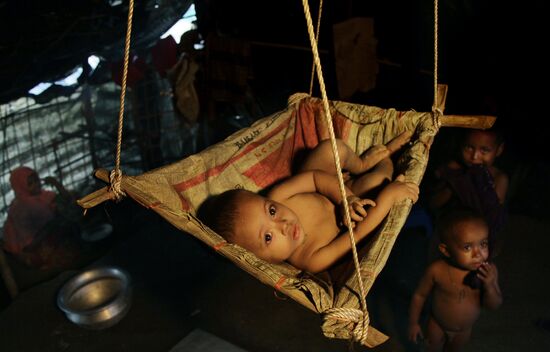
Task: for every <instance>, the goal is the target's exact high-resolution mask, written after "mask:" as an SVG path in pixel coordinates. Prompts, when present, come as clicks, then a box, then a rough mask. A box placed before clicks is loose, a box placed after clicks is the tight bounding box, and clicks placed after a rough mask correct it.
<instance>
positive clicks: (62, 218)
mask: <svg viewBox="0 0 550 352" xmlns="http://www.w3.org/2000/svg"><path fill="white" fill-rule="evenodd" d="M44 181H45V182H48V183H50V184H52V185H54V186H55V187H56V188H57V189H58V190H59V195H57V194H56V193H55V192H52V191H48V190H43V189H42V186H41V182H40V178H39V177H38V174H37V173H36V172H35V171H34V170H33V169H31V168H29V167H26V166H21V167H18V168H16V169H14V170H13V171H12V172H11V175H10V183H11V186H12V188H13V190H14V193H15V198H14V199H13V201H12V202H11V204H10V206H9V210H8V217H7V219H6V222H5V224H4V249H5V250H6V251H7V252H9V253H11V254H12V255H14V256H15V257H16V258H17V259H19V260H20V261H22V262H24V263H25V264H27V265H28V266H31V267H34V268H40V269H44V270H46V269H51V268H52V267H60V266H63V265H65V264H68V263H70V262H71V261H72V260H73V259H74V256H75V254H76V247H75V246H76V241H75V239H76V236H77V235H78V231H79V230H78V225H77V223H76V221H77V219H76V218H75V214H76V213H75V210H74V209H75V208H76V203H75V202H74V199H73V198H72V196H71V195H70V193H69V192H67V190H65V188H63V186H62V185H61V183H59V182H58V181H57V180H55V179H54V178H52V177H46V178H45V179H44ZM71 204H72V205H73V207H72V209H71ZM60 210H63V212H60Z"/></svg>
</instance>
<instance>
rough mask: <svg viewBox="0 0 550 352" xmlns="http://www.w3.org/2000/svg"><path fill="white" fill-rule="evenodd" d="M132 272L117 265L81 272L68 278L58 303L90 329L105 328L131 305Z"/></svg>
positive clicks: (72, 317) (63, 309) (59, 295)
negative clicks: (129, 273) (129, 272)
mask: <svg viewBox="0 0 550 352" xmlns="http://www.w3.org/2000/svg"><path fill="white" fill-rule="evenodd" d="M131 299H132V289H131V287H130V276H129V275H128V273H126V272H125V271H124V270H122V269H119V268H115V267H102V268H95V269H90V270H86V271H83V272H81V273H80V274H78V275H76V276H74V277H72V278H71V279H70V280H69V281H67V282H66V283H65V284H64V285H63V287H62V288H61V290H60V291H59V293H58V295H57V305H58V307H59V308H60V309H61V310H62V311H63V312H64V313H65V315H66V316H67V318H68V319H69V320H70V321H72V322H73V323H75V324H77V325H80V326H82V327H85V328H89V329H105V328H108V327H111V326H113V325H114V324H116V323H118V322H119V321H120V319H122V318H123V317H124V316H125V315H126V313H127V312H128V310H129V309H130V304H131Z"/></svg>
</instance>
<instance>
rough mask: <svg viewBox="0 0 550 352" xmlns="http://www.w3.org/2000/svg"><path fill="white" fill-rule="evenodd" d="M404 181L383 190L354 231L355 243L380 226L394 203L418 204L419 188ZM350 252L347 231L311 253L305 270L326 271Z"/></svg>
mask: <svg viewBox="0 0 550 352" xmlns="http://www.w3.org/2000/svg"><path fill="white" fill-rule="evenodd" d="M402 180H403V177H402V176H400V177H398V179H396V180H395V181H393V182H392V183H390V184H388V185H387V186H386V187H384V188H383V189H382V191H381V192H380V194H379V195H378V197H377V198H376V201H375V203H376V206H374V207H372V208H370V209H369V211H368V215H367V216H366V217H365V218H364V219H363V221H360V222H358V223H357V224H356V226H355V229H354V230H353V233H354V235H355V242H359V241H361V240H362V239H363V238H365V237H366V236H367V235H368V234H369V233H371V232H372V231H373V230H374V229H375V228H376V227H377V226H378V225H380V223H381V222H382V220H384V218H385V217H386V215H387V214H388V212H389V211H390V208H391V207H392V206H393V204H394V203H396V202H398V201H401V200H404V199H407V198H408V199H412V201H413V202H416V200H417V199H418V186H417V185H416V184H414V183H412V182H403V181H402ZM350 250H351V242H350V239H349V233H348V232H347V231H346V232H344V233H343V234H341V235H339V236H338V237H336V238H335V239H334V240H333V241H331V242H330V243H329V244H327V245H326V246H324V247H321V248H319V249H317V250H316V251H315V252H313V253H311V255H310V257H309V258H307V264H306V265H307V268H305V269H306V270H308V271H311V272H319V271H323V270H326V269H327V268H329V267H330V266H331V265H333V264H334V263H335V262H336V261H337V260H338V259H340V258H341V257H342V256H344V255H345V254H346V253H347V252H349V251H350Z"/></svg>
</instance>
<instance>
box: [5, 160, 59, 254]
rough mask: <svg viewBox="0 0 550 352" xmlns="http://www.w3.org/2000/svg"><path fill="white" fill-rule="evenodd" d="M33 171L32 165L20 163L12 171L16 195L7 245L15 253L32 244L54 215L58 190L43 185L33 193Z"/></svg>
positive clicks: (8, 221) (7, 233) (9, 215)
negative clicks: (31, 177) (42, 187)
mask: <svg viewBox="0 0 550 352" xmlns="http://www.w3.org/2000/svg"><path fill="white" fill-rule="evenodd" d="M34 173H36V172H35V171H34V170H33V169H31V168H29V167H26V166H21V167H18V168H16V169H14V170H13V171H12V172H11V175H10V183H11V187H12V188H13V191H14V192H15V199H14V200H13V201H12V202H11V204H10V207H9V210H8V218H7V219H6V223H5V224H4V248H5V249H6V250H7V251H9V252H12V253H19V252H21V251H22V250H23V249H24V248H25V247H26V246H28V245H30V244H32V243H33V240H34V239H35V236H36V235H37V234H38V232H39V231H40V230H41V229H42V228H43V227H44V225H46V224H47V223H48V222H49V221H50V220H52V219H53V218H54V215H55V202H54V200H55V192H52V191H46V190H42V189H41V190H40V193H38V194H36V195H33V194H32V193H31V189H30V188H29V184H28V179H29V176H30V175H32V174H34Z"/></svg>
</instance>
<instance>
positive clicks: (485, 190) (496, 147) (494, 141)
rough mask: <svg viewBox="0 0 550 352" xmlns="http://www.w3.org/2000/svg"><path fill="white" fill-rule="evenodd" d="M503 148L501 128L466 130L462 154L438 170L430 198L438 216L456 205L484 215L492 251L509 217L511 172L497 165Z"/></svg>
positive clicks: (433, 210)
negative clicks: (499, 232)
mask: <svg viewBox="0 0 550 352" xmlns="http://www.w3.org/2000/svg"><path fill="white" fill-rule="evenodd" d="M503 150H504V140H503V136H502V134H501V133H500V132H499V131H498V130H495V129H489V130H477V129H469V130H467V131H466V133H465V136H464V139H463V141H462V143H461V146H460V153H459V157H458V158H456V159H451V160H449V161H448V162H446V163H445V164H444V165H442V166H440V167H439V168H438V169H437V170H436V172H435V178H436V181H435V182H436V183H435V185H434V187H433V189H432V190H431V191H430V194H431V195H430V199H429V207H430V209H431V212H432V214H433V215H434V216H435V217H436V218H437V216H438V214H439V213H440V212H441V211H442V210H444V209H447V208H452V207H455V206H466V207H470V208H473V209H475V210H477V211H478V212H480V213H481V214H482V215H483V216H485V218H486V220H487V222H488V224H489V230H490V231H489V245H490V247H491V251H492V252H493V250H494V249H495V245H496V234H497V233H498V231H499V230H501V229H502V227H503V226H504V223H505V221H506V218H507V211H506V207H505V200H506V193H507V191H508V183H509V180H508V175H507V174H506V173H505V172H504V171H503V170H501V169H499V168H498V167H496V166H495V161H496V159H497V158H498V157H499V156H500V155H501V154H502V152H503ZM492 254H495V253H492Z"/></svg>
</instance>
